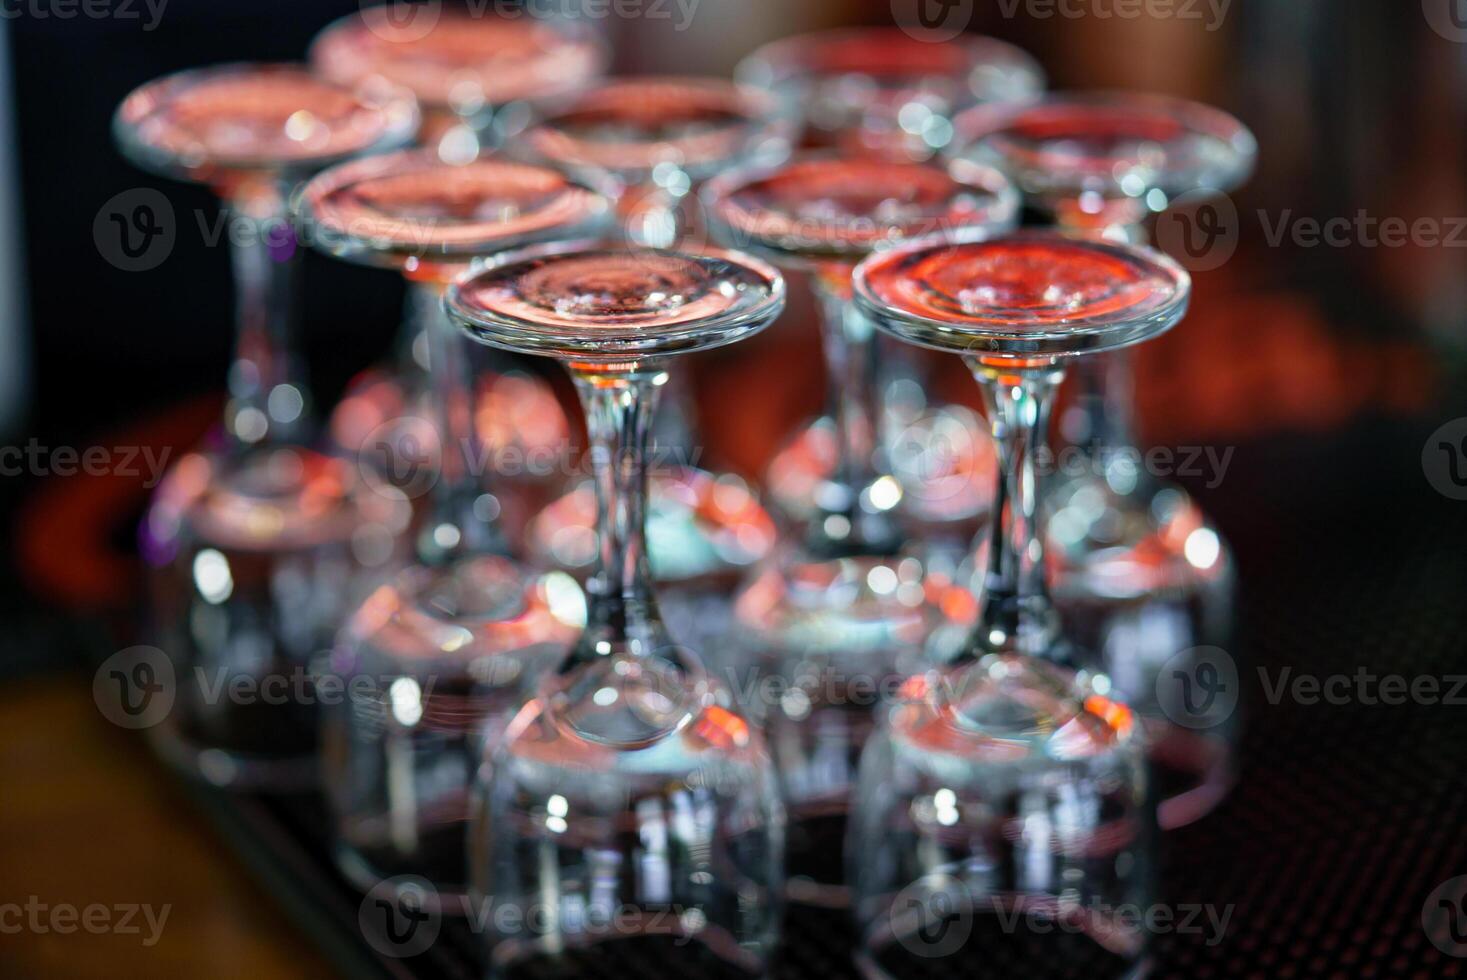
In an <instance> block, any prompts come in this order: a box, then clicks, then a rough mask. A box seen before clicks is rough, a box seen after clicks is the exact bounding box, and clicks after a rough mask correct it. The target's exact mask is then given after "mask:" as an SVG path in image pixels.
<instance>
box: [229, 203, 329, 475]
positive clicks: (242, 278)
mask: <svg viewBox="0 0 1467 980" xmlns="http://www.w3.org/2000/svg"><path fill="white" fill-rule="evenodd" d="M225 210H226V211H227V212H228V216H229V218H230V221H229V227H231V228H232V229H233V232H232V233H231V234H230V247H231V254H232V258H233V262H234V283H235V295H236V300H235V302H236V312H235V316H236V328H235V330H236V332H235V347H234V359H233V362H232V363H231V365H230V368H229V402H228V404H227V405H226V407H225V415H224V422H225V430H226V432H227V433H228V436H229V439H230V442H231V443H232V445H233V446H234V448H235V449H236V450H238V449H242V448H244V447H246V446H255V445H261V444H276V443H285V444H289V443H298V442H301V441H303V440H304V438H305V436H306V432H307V429H308V427H309V424H310V417H311V405H310V390H309V388H308V387H307V385H306V383H305V368H304V362H303V360H302V358H301V356H300V354H299V352H298V351H297V349H296V314H297V298H298V297H297V287H298V285H299V276H298V269H299V265H300V247H299V245H298V243H297V242H296V238H295V229H294V227H293V226H292V224H291V221H290V217H289V212H288V210H287V207H286V193H285V189H284V188H281V187H276V186H274V185H271V184H263V183H261V184H250V185H248V186H246V187H245V188H244V189H242V190H241V191H240V192H239V193H237V194H236V195H235V196H234V197H233V198H231V199H230V200H229V201H228V202H226V204H225Z"/></svg>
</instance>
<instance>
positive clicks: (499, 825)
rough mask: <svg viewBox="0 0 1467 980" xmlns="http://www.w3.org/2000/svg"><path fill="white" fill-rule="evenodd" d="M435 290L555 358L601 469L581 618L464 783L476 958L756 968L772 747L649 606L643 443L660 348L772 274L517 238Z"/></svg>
mask: <svg viewBox="0 0 1467 980" xmlns="http://www.w3.org/2000/svg"><path fill="white" fill-rule="evenodd" d="M447 305H448V309H449V311H450V313H451V314H452V316H453V317H454V318H455V319H456V320H458V321H459V323H460V324H461V325H463V326H464V327H465V328H466V329H468V330H469V332H470V333H471V334H472V335H473V336H474V337H476V338H477V339H479V340H481V341H483V342H485V343H489V344H493V345H496V346H501V347H505V348H508V349H510V350H516V351H521V352H524V353H530V354H541V355H546V356H550V357H555V358H558V359H560V360H562V361H564V362H565V363H566V364H567V366H568V367H569V369H570V372H571V375H572V377H573V379H574V381H575V384H576V388H577V390H578V392H579V393H580V396H581V401H582V404H583V405H584V407H585V410H586V421H587V425H588V429H589V432H590V436H591V457H592V461H593V464H594V467H595V473H596V477H595V479H596V494H597V515H598V516H597V529H598V539H599V541H598V548H597V553H598V556H599V557H598V564H597V568H596V572H595V574H594V576H593V577H592V578H591V580H590V582H589V584H588V587H587V592H588V600H589V608H588V610H587V625H586V629H585V632H583V633H582V635H581V637H580V639H579V640H578V641H577V642H576V644H575V646H574V647H573V649H572V651H571V653H570V655H569V656H568V657H567V658H566V659H565V661H564V662H563V663H562V664H561V665H560V667H559V668H558V669H557V670H555V671H553V672H551V673H549V674H547V675H546V676H545V677H544V678H543V679H542V681H541V683H540V686H539V689H538V691H537V693H536V695H535V697H534V699H533V700H531V701H530V702H529V703H528V704H527V705H526V706H525V708H524V709H523V710H522V711H521V712H520V713H519V714H518V715H517V716H516V717H515V719H514V720H513V721H512V722H511V723H510V726H509V728H508V730H507V731H506V733H505V738H504V740H503V741H502V742H501V743H500V745H499V747H498V749H497V751H495V752H494V753H493V754H492V755H490V756H489V757H488V758H487V759H486V760H485V763H484V765H483V767H482V768H481V770H480V773H479V778H478V781H477V783H476V787H475V796H474V814H473V817H472V819H471V827H470V866H471V877H472V886H473V894H474V896H475V899H476V901H477V902H478V908H479V909H480V910H481V911H487V910H492V909H505V908H507V909H510V910H512V911H513V913H514V914H512V915H486V918H487V919H488V921H489V926H490V964H491V974H492V975H493V976H497V977H507V976H514V975H518V974H517V972H516V971H519V970H522V969H523V970H525V971H530V972H532V973H534V975H542V972H543V971H544V970H547V969H548V970H551V971H556V970H558V971H561V975H569V976H582V975H585V974H586V973H587V972H589V971H591V970H593V969H595V967H594V964H595V963H596V962H597V961H598V957H599V956H600V951H601V949H603V948H604V947H605V946H607V945H611V944H615V946H616V947H617V948H618V949H619V950H621V951H623V952H627V953H631V954H633V955H635V954H636V953H637V952H639V951H640V952H642V953H644V954H646V955H651V956H653V957H656V958H657V959H658V962H659V969H663V970H672V971H673V972H674V973H675V975H678V976H689V977H691V976H699V977H702V976H707V975H709V974H710V973H711V974H712V975H715V976H758V975H761V974H762V973H763V972H764V970H765V968H766V967H767V964H768V957H769V954H770V949H771V947H772V944H773V942H774V938H775V934H776V932H777V927H778V920H779V909H780V877H781V862H782V858H783V853H782V852H783V832H784V816H783V812H782V810H781V807H780V803H779V798H778V792H777V786H776V781H775V776H774V769H773V763H772V762H771V760H770V758H769V755H768V752H767V750H766V748H765V745H764V739H763V736H762V734H761V733H760V732H759V730H758V728H757V727H755V726H754V725H752V724H751V723H750V722H749V721H748V720H746V719H745V718H744V717H742V716H741V714H740V713H739V711H738V709H737V706H736V705H735V704H734V702H733V698H732V696H731V695H730V694H729V693H728V692H727V691H726V690H725V689H724V688H723V687H722V685H720V684H719V683H718V682H717V680H716V679H715V678H713V677H712V676H710V675H709V674H708V672H707V671H705V670H704V668H703V667H702V665H701V663H700V662H699V658H698V656H697V655H696V654H695V653H694V652H692V651H691V650H689V649H688V648H685V647H680V646H678V645H677V644H675V643H674V642H673V640H672V636H671V633H670V631H669V629H668V626H667V625H666V624H665V623H664V622H663V621H662V618H661V616H660V614H659V612H658V600H657V596H656V594H655V589H654V586H653V582H652V574H651V570H650V565H649V561H648V555H647V547H646V537H645V521H644V514H645V505H646V483H647V458H646V452H647V445H648V441H649V431H650V427H651V421H652V410H653V403H654V400H655V398H656V395H657V392H658V390H659V389H661V388H662V387H663V385H664V384H665V383H666V382H667V373H668V367H667V366H668V363H669V360H670V358H671V357H672V356H674V355H678V354H685V353H692V352H694V351H700V350H706V349H709V348H713V347H718V346H721V345H724V344H728V343H732V342H734V341H736V340H739V339H742V338H744V337H746V336H749V335H751V334H753V333H754V332H756V331H758V330H761V329H763V328H764V327H765V326H767V325H768V324H769V323H770V322H771V321H772V320H773V319H774V318H775V317H776V316H778V315H779V312H780V310H781V309H782V308H783V306H784V282H783V280H782V279H781V278H780V276H779V273H777V272H776V271H775V270H774V269H772V268H770V267H769V266H767V265H765V264H764V263H762V262H759V261H757V260H755V259H751V258H748V257H745V256H742V255H738V254H736V253H720V252H711V251H710V252H707V253H701V254H687V253H679V252H671V251H665V250H653V251H641V250H632V251H626V250H601V251H589V252H568V253H559V254H536V253H534V252H529V253H519V254H512V255H507V256H504V257H501V258H500V259H498V260H496V261H495V262H493V263H491V264H490V265H489V266H488V268H486V269H485V270H483V271H480V272H478V273H476V274H472V275H470V276H468V277H467V278H464V279H461V280H459V282H458V283H457V284H456V285H455V286H454V287H453V288H452V289H451V290H450V292H449V294H448V299H447ZM491 897H492V904H489V903H490V900H491ZM671 947H683V948H671Z"/></svg>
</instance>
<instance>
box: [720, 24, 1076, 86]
mask: <svg viewBox="0 0 1467 980" xmlns="http://www.w3.org/2000/svg"><path fill="white" fill-rule="evenodd" d="M861 40H871V41H882V40H892V41H896V42H898V43H901V44H903V45H906V44H912V43H916V44H922V45H925V46H926V50H931V49H932V48H933V47H942V48H947V49H948V50H962V51H963V52H964V53H965V54H967V55H969V64H968V65H967V66H966V67H965V69H964V71H963V75H964V76H965V77H966V76H967V75H968V74H970V73H971V72H972V71H973V70H974V69H975V68H977V67H981V66H983V65H984V64H985V63H987V64H989V65H990V66H993V67H1000V68H1004V69H1007V70H1009V71H1011V72H1012V75H1013V77H1014V78H1023V79H1024V80H1025V81H1026V82H1027V85H1026V88H1028V89H1029V90H1031V91H1032V92H1034V93H1035V94H1036V95H1037V94H1038V93H1039V92H1042V91H1044V87H1045V84H1046V81H1047V79H1046V77H1045V74H1044V69H1043V67H1042V66H1041V65H1040V64H1039V62H1038V60H1037V59H1035V58H1034V56H1033V55H1031V54H1029V52H1027V51H1025V50H1024V49H1023V48H1021V47H1019V46H1018V45H1016V44H1010V43H1009V42H1007V41H1003V40H1000V39H998V38H996V37H989V36H988V35H986V34H971V33H967V32H964V33H961V34H958V35H957V36H956V37H952V38H948V39H946V40H941V41H931V40H922V39H920V38H917V37H914V36H913V35H911V34H910V33H908V32H907V31H906V30H905V29H903V28H901V27H859V26H858V27H836V28H829V29H825V30H814V31H805V32H802V33H799V34H791V35H789V36H787V37H781V38H776V39H775V40H773V41H769V42H768V43H766V44H763V45H760V46H759V47H757V48H755V49H754V50H753V51H752V52H751V53H750V54H748V55H747V56H745V57H744V58H743V59H742V60H741V61H740V62H739V63H738V65H737V66H736V67H735V68H734V78H735V80H737V81H739V82H742V83H744V84H748V85H754V86H756V87H759V88H765V87H778V86H781V85H787V84H789V83H791V82H793V81H795V80H796V79H802V78H803V79H814V78H838V77H842V76H847V75H859V74H863V72H861V71H859V70H858V71H831V72H826V71H818V70H811V66H810V64H809V61H810V54H811V52H813V51H815V50H817V49H818V48H819V47H820V46H822V45H829V44H838V43H841V42H850V41H861ZM865 74H870V72H865ZM916 74H924V73H920V72H919V73H916ZM925 74H926V77H932V78H941V77H957V76H955V75H952V74H951V73H948V72H943V71H933V72H930V73H925ZM975 94H976V93H975Z"/></svg>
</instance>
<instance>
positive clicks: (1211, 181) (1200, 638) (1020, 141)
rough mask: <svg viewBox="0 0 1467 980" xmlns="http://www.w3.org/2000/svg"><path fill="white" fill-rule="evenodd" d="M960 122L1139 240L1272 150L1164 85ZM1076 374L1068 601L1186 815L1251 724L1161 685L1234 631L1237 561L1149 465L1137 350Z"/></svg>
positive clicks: (969, 136)
mask: <svg viewBox="0 0 1467 980" xmlns="http://www.w3.org/2000/svg"><path fill="white" fill-rule="evenodd" d="M958 127H959V144H960V145H964V146H966V147H967V149H966V150H965V151H963V153H962V155H963V156H964V157H968V158H972V159H977V160H983V161H986V162H989V163H991V164H993V165H995V166H998V167H999V168H1000V169H1002V170H1003V171H1004V172H1005V173H1007V174H1009V176H1010V177H1011V178H1012V179H1013V180H1014V181H1015V183H1017V184H1018V185H1019V187H1020V189H1021V190H1022V191H1023V192H1024V194H1025V195H1026V196H1027V198H1028V200H1029V201H1030V202H1031V203H1032V204H1033V205H1034V206H1036V207H1037V208H1039V209H1040V210H1042V211H1044V212H1046V213H1048V214H1049V215H1051V216H1052V217H1053V219H1054V221H1055V222H1056V224H1057V225H1058V226H1059V227H1061V228H1063V229H1066V230H1070V231H1073V232H1075V233H1077V234H1084V235H1092V236H1098V237H1103V238H1109V239H1113V240H1117V241H1125V242H1144V241H1145V240H1146V231H1145V227H1144V225H1143V221H1144V220H1145V219H1146V217H1147V216H1148V215H1149V214H1151V213H1153V212H1158V211H1162V210H1164V209H1166V208H1168V207H1170V206H1171V204H1172V203H1173V202H1174V201H1176V200H1177V198H1179V197H1181V196H1183V195H1192V194H1197V195H1202V194H1206V193H1214V192H1217V193H1220V192H1225V191H1228V190H1231V189H1233V188H1235V187H1236V186H1238V185H1239V184H1241V183H1242V182H1243V181H1244V180H1245V179H1246V178H1247V176H1248V174H1249V172H1250V171H1251V170H1252V168H1253V164H1254V160H1255V158H1256V156H1257V146H1256V143H1255V142H1254V139H1253V136H1252V134H1251V133H1249V131H1248V130H1247V128H1246V127H1244V126H1243V124H1242V123H1240V122H1238V121H1237V120H1236V119H1234V118H1233V117H1231V116H1229V115H1227V114H1226V113H1224V112H1220V111H1218V110H1216V109H1212V108H1209V107H1207V106H1203V105H1198V104H1196V103H1192V102H1186V101H1183V100H1180V99H1173V98H1168V97H1162V96H1150V95H1140V94H1131V93H1102V94H1094V95H1091V94H1076V95H1056V96H1053V97H1052V98H1050V99H1047V100H1045V101H1043V102H1040V103H1036V104H1034V105H1031V106H1026V107H1022V108H999V107H980V108H977V109H974V110H971V111H969V112H968V113H966V114H965V115H963V116H962V117H960V119H959V121H958ZM1077 376H1078V381H1079V382H1080V384H1079V392H1078V397H1077V399H1076V401H1075V407H1074V409H1073V410H1072V411H1071V412H1068V413H1066V415H1065V416H1064V417H1063V418H1062V419H1061V430H1062V431H1063V432H1064V433H1065V434H1066V435H1067V436H1068V437H1069V438H1070V440H1071V441H1072V442H1073V443H1074V444H1075V445H1076V447H1077V448H1078V449H1079V450H1080V463H1081V464H1082V465H1077V466H1066V472H1067V477H1066V478H1065V479H1063V480H1061V481H1059V482H1058V484H1057V485H1056V486H1055V487H1054V489H1053V491H1052V492H1051V493H1050V494H1049V496H1048V497H1047V499H1046V501H1045V503H1044V510H1045V512H1046V514H1047V519H1046V521H1045V524H1046V528H1047V531H1046V535H1047V545H1048V554H1049V555H1050V560H1051V561H1052V562H1053V563H1054V565H1055V601H1056V603H1057V604H1058V605H1059V606H1060V607H1061V608H1062V610H1063V612H1064V615H1065V622H1066V623H1067V625H1068V628H1069V629H1070V630H1071V638H1072V639H1074V640H1075V642H1076V643H1077V644H1078V645H1080V646H1081V647H1082V648H1084V649H1085V650H1086V651H1087V652H1089V653H1090V655H1091V656H1092V657H1094V658H1096V659H1097V661H1098V662H1100V663H1103V664H1104V669H1105V670H1106V672H1107V673H1108V674H1109V675H1110V676H1111V678H1112V680H1113V681H1115V682H1116V684H1117V686H1118V690H1119V692H1120V694H1121V695H1122V696H1123V697H1124V698H1125V699H1126V701H1127V703H1128V704H1130V705H1132V706H1133V707H1134V708H1135V709H1136V710H1137V711H1138V712H1140V714H1141V715H1142V717H1143V719H1144V723H1145V727H1146V731H1147V739H1148V743H1149V746H1150V748H1149V752H1150V755H1151V759H1152V763H1153V767H1154V769H1155V771H1156V773H1157V779H1158V785H1159V787H1160V797H1161V803H1160V812H1159V814H1158V819H1159V820H1160V823H1161V825H1162V827H1163V828H1167V829H1170V828H1175V827H1180V826H1184V825H1185V824H1188V823H1191V822H1192V821H1194V820H1197V819H1199V818H1201V817H1202V816H1204V815H1205V814H1207V813H1208V812H1209V811H1210V810H1212V808H1213V807H1214V806H1216V804H1217V803H1218V802H1219V801H1220V800H1221V799H1222V797H1223V795H1224V794H1225V793H1226V792H1227V788H1228V786H1229V785H1230V784H1231V782H1232V778H1233V761H1232V760H1233V754H1234V753H1233V742H1234V741H1235V739H1236V725H1235V724H1234V723H1233V719H1232V718H1231V716H1230V717H1229V718H1228V719H1227V720H1225V721H1223V722H1217V720H1216V719H1210V718H1202V717H1198V718H1196V719H1188V722H1189V723H1188V724H1187V725H1182V724H1177V723H1175V721H1174V720H1172V719H1169V718H1168V717H1167V716H1166V714H1165V712H1164V709H1163V704H1164V703H1167V701H1168V700H1169V699H1167V698H1164V697H1162V696H1161V695H1159V693H1158V692H1159V690H1164V689H1165V688H1166V684H1167V683H1168V680H1167V675H1171V674H1175V673H1176V672H1182V673H1184V674H1185V673H1195V670H1196V669H1197V668H1198V667H1199V666H1200V661H1199V662H1198V663H1191V662H1189V661H1187V658H1188V657H1190V656H1191V655H1192V652H1197V651H1199V649H1200V648H1206V647H1226V646H1229V645H1230V643H1229V636H1230V630H1231V624H1232V609H1233V590H1234V582H1233V579H1234V573H1233V560H1232V556H1231V553H1230V551H1229V549H1228V547H1227V544H1226V542H1225V541H1224V539H1223V538H1222V536H1221V535H1220V534H1219V533H1218V531H1217V530H1216V528H1214V527H1213V526H1212V524H1211V522H1210V521H1209V520H1208V519H1207V516H1206V515H1205V514H1204V513H1203V512H1202V510H1201V508H1199V507H1198V506H1197V504H1196V503H1195V502H1194V501H1193V500H1192V498H1191V497H1190V496H1189V495H1188V494H1187V493H1186V491H1184V490H1182V489H1181V488H1180V487H1178V486H1175V485H1173V484H1171V483H1168V482H1166V481H1164V480H1162V479H1160V478H1159V477H1157V476H1155V475H1152V474H1149V473H1147V472H1145V470H1144V468H1143V467H1141V466H1140V465H1139V461H1140V460H1141V459H1142V457H1141V453H1140V451H1139V450H1138V449H1136V448H1135V447H1136V439H1135V424H1134V418H1133V416H1134V394H1133V379H1132V371H1131V357H1130V354H1129V352H1126V351H1120V352H1116V353H1113V354H1109V355H1107V356H1106V357H1103V358H1096V359H1095V360H1093V361H1089V362H1087V363H1085V364H1083V365H1082V366H1081V367H1080V369H1079V370H1078V371H1077ZM1071 470H1073V471H1074V472H1070V471H1071ZM1199 655H1201V654H1199Z"/></svg>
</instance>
